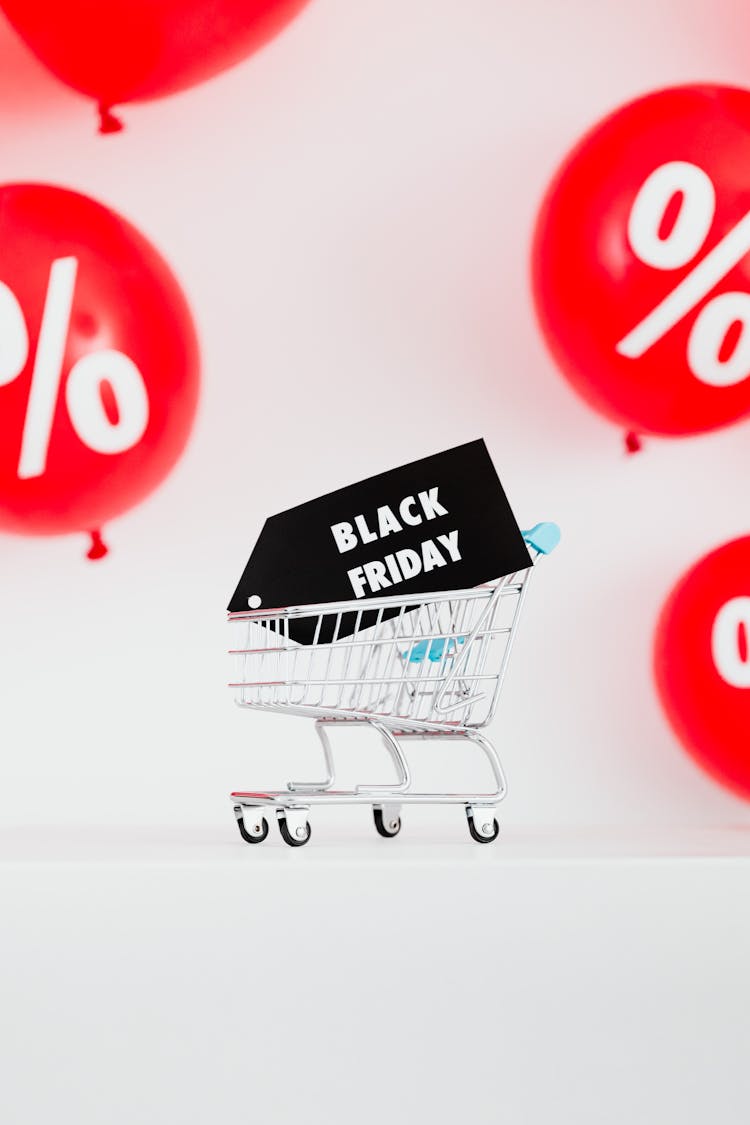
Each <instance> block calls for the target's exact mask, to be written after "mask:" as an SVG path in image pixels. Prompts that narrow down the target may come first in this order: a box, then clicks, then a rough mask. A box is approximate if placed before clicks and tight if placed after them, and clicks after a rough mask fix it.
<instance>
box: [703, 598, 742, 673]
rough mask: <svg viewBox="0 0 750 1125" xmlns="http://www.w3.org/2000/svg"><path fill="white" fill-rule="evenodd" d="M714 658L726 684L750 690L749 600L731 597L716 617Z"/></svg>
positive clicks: (713, 633)
mask: <svg viewBox="0 0 750 1125" xmlns="http://www.w3.org/2000/svg"><path fill="white" fill-rule="evenodd" d="M711 655H712V656H713V659H714V664H715V665H716V670H717V672H718V673H719V675H720V676H721V678H722V680H724V682H725V683H727V684H729V685H730V686H731V687H736V688H750V598H730V600H729V601H728V602H725V603H724V605H723V606H722V607H721V609H720V610H719V612H718V613H717V614H716V617H715V618H714V624H713V628H712V630H711Z"/></svg>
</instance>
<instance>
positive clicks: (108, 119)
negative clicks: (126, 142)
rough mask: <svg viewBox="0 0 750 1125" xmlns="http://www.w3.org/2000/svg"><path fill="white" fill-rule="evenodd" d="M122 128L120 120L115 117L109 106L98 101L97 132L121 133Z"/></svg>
mask: <svg viewBox="0 0 750 1125" xmlns="http://www.w3.org/2000/svg"><path fill="white" fill-rule="evenodd" d="M124 128H125V126H124V125H123V123H122V121H120V118H119V117H115V115H114V113H113V112H112V110H111V109H110V107H109V106H108V105H105V104H104V103H103V102H99V132H100V133H121V132H122V130H123V129H124Z"/></svg>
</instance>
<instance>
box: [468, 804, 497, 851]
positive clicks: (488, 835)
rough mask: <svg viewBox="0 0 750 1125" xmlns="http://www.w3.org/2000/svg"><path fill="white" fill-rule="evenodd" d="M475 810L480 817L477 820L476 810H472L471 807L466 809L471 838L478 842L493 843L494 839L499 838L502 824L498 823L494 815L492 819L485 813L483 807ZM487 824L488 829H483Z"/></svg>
mask: <svg viewBox="0 0 750 1125" xmlns="http://www.w3.org/2000/svg"><path fill="white" fill-rule="evenodd" d="M475 812H476V814H477V816H478V817H479V818H480V819H478V820H477V821H475V820H474V812H472V810H471V809H467V810H466V819H467V820H468V822H469V832H470V834H471V838H472V840H476V842H477V843H478V844H491V843H492V841H493V840H496V839H497V837H498V835H499V833H500V825H499V824H498V823H497V820H496V819H495V817H494V816H493V818H492V820H491V821H490V819H489V816H488V815H485V814H484V813H483V810H482V809H477V810H475ZM485 825H486V826H487V829H486V830H484V831H483V829H485Z"/></svg>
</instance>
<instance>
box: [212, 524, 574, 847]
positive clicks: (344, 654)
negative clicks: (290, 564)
mask: <svg viewBox="0 0 750 1125" xmlns="http://www.w3.org/2000/svg"><path fill="white" fill-rule="evenodd" d="M524 538H525V540H526V542H527V544H528V546H529V549H530V553H531V556H532V558H537V557H538V556H539V555H542V554H549V553H550V552H551V551H552V550H553V549H554V547H555V546H556V545H557V543H558V541H559V538H560V533H559V530H558V528H557V527H556V525H555V524H548V523H545V524H537V526H536V527H535V528H533V529H532V530H531V531H529V532H524ZM532 571H533V567H532V566H529V567H528V568H527V569H526V570H522V571H518V572H517V573H516V574H512V575H508V576H506V577H505V578H502V579H500V580H499V581H498V582H495V583H490V584H487V585H483V586H478V587H476V588H474V589H470V590H449V591H445V592H441V593H429V594H414V595H411V596H408V597H407V596H405V595H397V596H393V597H385V598H368V599H366V601H365V600H359V601H346V602H328V603H324V604H320V605H303V606H289V607H286V608H283V609H271V610H267V609H257V610H248V611H246V612H242V613H231V614H229V622H230V625H231V627H232V629H233V630H235V633H236V634H238V636H237V639H236V641H237V643H236V646H235V647H233V648H232V649H230V654H231V655H232V657H233V659H234V661H235V669H236V674H235V678H234V680H233V681H232V683H231V684H230V687H232V688H233V689H234V691H235V701H236V703H237V704H238V705H239V706H240V707H246V708H250V709H255V710H263V711H277V712H279V711H280V712H283V713H284V714H293V715H303V716H307V717H310V718H312V719H314V720H315V730H316V732H317V735H318V738H319V739H320V743H321V746H322V749H323V758H324V761H325V777H324V778H323V779H322V780H320V781H311V782H289V783H288V785H287V788H286V789H285V790H279V791H276V790H274V791H267V792H255V791H241V792H235V793H232V795H231V798H232V803H233V806H234V814H235V817H236V819H237V825H238V827H239V830H240V834H241V836H242V838H243V839H244V840H246V841H247V842H248V843H251V844H255V843H259V842H261V841H262V840H264V839H265V838H266V836H267V835H268V821H267V820H266V818H265V816H264V815H263V810H264V809H266V808H268V809H274V810H275V811H276V816H277V819H278V822H279V829H280V831H281V835H282V837H283V839H284V840H285V841H286V843H287V844H289V845H290V846H292V847H300V846H301V845H302V844H306V843H307V841H308V840H309V839H310V834H311V830H310V822H309V819H308V814H309V810H310V809H311V808H312V806H313V805H321V804H329V805H340V804H364V805H370V806H371V807H372V810H373V816H374V820H375V827H376V829H377V831H378V832H379V833H380V835H381V836H386V837H392V836H396V835H397V834H398V832H399V830H400V828H401V806H402V805H404V804H457V805H464V807H465V809H466V815H467V819H468V826H469V832H470V834H471V836H472V838H473V839H474V840H476V841H477V842H480V843H488V842H490V841H492V840H495V839H496V838H497V835H498V831H499V828H498V822H497V819H496V817H495V809H496V806H497V805H498V804H499V802H500V801H502V800H503V798H504V797H505V795H506V791H507V785H506V781H505V774H504V772H503V768H502V765H501V762H500V759H499V757H498V754H497V751H496V749H495V747H494V746H493V745H492V743H491V742H490V740H489V739H488V738H487V736H486V735H485V734H483V733H482V729H481V728H483V727H486V726H487V724H488V723H489V722H490V720H491V719H492V717H493V716H494V714H495V711H496V709H497V704H498V700H499V697H500V691H501V689H502V685H503V681H504V679H505V673H506V670H507V667H508V661H509V659H510V654H511V650H512V648H513V642H514V640H515V636H516V632H517V630H518V623H519V620H520V615H521V610H522V608H523V604H524V601H525V598H526V593H527V590H528V585H529V581H530V578H531V574H532ZM345 618H346V621H347V623H348V627H346V626H342V621H344V619H345ZM294 623H297V624H298V625H299V624H300V623H304V624H305V627H306V629H307V630H308V633H309V635H310V637H311V643H309V644H300V643H298V642H297V641H295V640H294V639H292V637H291V636H290V630H292V627H293V625H294ZM352 625H353V629H352V628H351V626H352ZM342 629H346V635H344V636H340V632H341V631H342ZM334 725H336V726H338V727H343V726H349V727H351V726H354V725H356V726H360V727H362V726H364V725H366V726H368V727H370V728H372V729H373V730H375V731H377V733H378V734H379V735H380V737H381V739H382V741H383V743H384V745H385V747H386V749H387V751H388V753H389V755H390V758H391V761H392V762H393V765H394V768H395V771H396V780H395V782H390V783H385V784H383V783H377V784H362V785H357V786H356V787H355V788H354V789H351V790H346V791H343V790H336V789H334V784H335V769H334V763H333V752H332V749H331V743H330V739H329V734H328V732H329V729H330V728H331V727H332V726H334ZM415 738H418V739H429V740H432V739H446V740H450V741H452V742H455V741H458V740H464V741H468V742H470V743H473V744H474V745H475V746H477V747H479V749H480V750H481V751H482V752H483V753H484V755H485V756H486V758H487V761H488V763H489V765H490V769H491V772H492V778H493V787H492V789H491V790H489V791H487V792H484V793H477V792H472V793H435V792H429V793H419V792H415V791H414V790H413V789H412V779H411V772H410V769H409V764H408V761H407V758H406V755H405V753H404V749H403V745H402V744H403V743H404V742H406V741H408V740H409V739H415Z"/></svg>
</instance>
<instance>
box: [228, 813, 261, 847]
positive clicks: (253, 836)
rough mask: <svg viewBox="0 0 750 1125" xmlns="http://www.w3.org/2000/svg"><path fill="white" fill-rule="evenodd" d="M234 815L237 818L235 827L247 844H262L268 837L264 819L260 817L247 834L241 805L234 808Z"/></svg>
mask: <svg viewBox="0 0 750 1125" xmlns="http://www.w3.org/2000/svg"><path fill="white" fill-rule="evenodd" d="M234 815H235V816H236V818H237V827H238V828H239V830H240V836H241V837H242V839H243V840H244V841H245V842H246V843H248V844H262V843H263V841H264V840H265V838H266V836H267V835H268V821H267V820H266V818H265V817H264V816H262V817H260V819H259V820H256V821H255V822H254V823H253V826H252V828H251V829H250V831H249V832H248V829H247V825H246V824H245V816H244V813H243V811H242V805H235V806H234Z"/></svg>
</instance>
